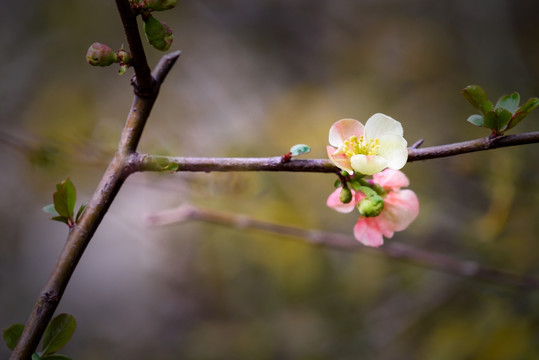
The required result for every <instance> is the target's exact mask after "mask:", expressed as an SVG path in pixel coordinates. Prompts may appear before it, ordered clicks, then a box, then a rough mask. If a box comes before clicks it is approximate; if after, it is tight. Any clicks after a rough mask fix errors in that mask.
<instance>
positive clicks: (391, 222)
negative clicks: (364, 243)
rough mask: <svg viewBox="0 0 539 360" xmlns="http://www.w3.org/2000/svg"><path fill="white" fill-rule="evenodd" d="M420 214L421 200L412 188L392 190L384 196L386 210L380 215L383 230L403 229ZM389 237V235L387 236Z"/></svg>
mask: <svg viewBox="0 0 539 360" xmlns="http://www.w3.org/2000/svg"><path fill="white" fill-rule="evenodd" d="M418 214H419V200H418V199H417V195H416V194H415V193H414V192H413V191H412V190H408V189H406V190H401V191H399V192H390V193H389V194H388V195H387V196H386V197H385V198H384V210H383V211H382V213H381V214H380V215H379V218H380V221H381V223H383V226H382V228H383V230H386V231H402V230H404V229H406V228H407V227H408V226H409V225H410V224H411V223H412V221H414V220H415V218H416V217H417V215H418ZM387 237H389V236H387Z"/></svg>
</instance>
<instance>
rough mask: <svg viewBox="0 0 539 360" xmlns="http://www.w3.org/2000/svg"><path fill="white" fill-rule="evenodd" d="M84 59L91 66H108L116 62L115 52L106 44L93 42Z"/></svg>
mask: <svg viewBox="0 0 539 360" xmlns="http://www.w3.org/2000/svg"><path fill="white" fill-rule="evenodd" d="M86 60H87V61H88V63H89V64H90V65H93V66H109V65H112V64H114V63H115V62H116V60H117V57H116V53H115V52H114V51H113V50H112V49H111V48H110V47H108V46H107V45H105V44H101V43H98V42H95V43H93V44H92V45H91V46H90V47H89V48H88V51H87V52H86Z"/></svg>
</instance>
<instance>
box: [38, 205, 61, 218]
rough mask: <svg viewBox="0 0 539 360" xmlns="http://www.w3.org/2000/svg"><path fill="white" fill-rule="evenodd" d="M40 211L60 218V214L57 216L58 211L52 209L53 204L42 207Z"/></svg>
mask: <svg viewBox="0 0 539 360" xmlns="http://www.w3.org/2000/svg"><path fill="white" fill-rule="evenodd" d="M41 210H43V211H44V212H46V213H49V214H52V215H54V216H60V214H58V211H56V209H55V208H54V204H49V205H46V206H43V207H42V208H41Z"/></svg>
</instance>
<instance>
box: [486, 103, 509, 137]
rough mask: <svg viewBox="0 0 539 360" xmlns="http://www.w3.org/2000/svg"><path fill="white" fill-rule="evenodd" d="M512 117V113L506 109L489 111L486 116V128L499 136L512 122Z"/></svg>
mask: <svg viewBox="0 0 539 360" xmlns="http://www.w3.org/2000/svg"><path fill="white" fill-rule="evenodd" d="M511 117H512V115H511V113H510V112H509V111H508V110H506V109H504V108H498V109H496V110H494V111H489V112H488V113H486V114H485V127H487V128H489V129H492V130H493V131H494V132H495V133H496V134H497V135H498V134H500V133H501V132H502V129H504V128H505V126H506V125H507V124H508V123H509V121H511Z"/></svg>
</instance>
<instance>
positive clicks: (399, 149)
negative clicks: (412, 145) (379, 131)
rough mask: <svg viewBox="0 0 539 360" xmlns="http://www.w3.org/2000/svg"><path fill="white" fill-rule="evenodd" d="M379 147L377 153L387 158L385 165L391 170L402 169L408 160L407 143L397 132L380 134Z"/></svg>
mask: <svg viewBox="0 0 539 360" xmlns="http://www.w3.org/2000/svg"><path fill="white" fill-rule="evenodd" d="M379 139H380V148H379V149H378V152H377V155H379V156H382V157H384V158H386V159H387V161H388V164H387V167H389V168H391V169H393V170H399V169H402V167H403V166H404V165H406V161H408V149H407V147H406V146H407V145H408V143H407V142H406V140H405V139H404V138H403V137H402V136H400V135H397V134H385V135H382V136H380V138H379Z"/></svg>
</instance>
